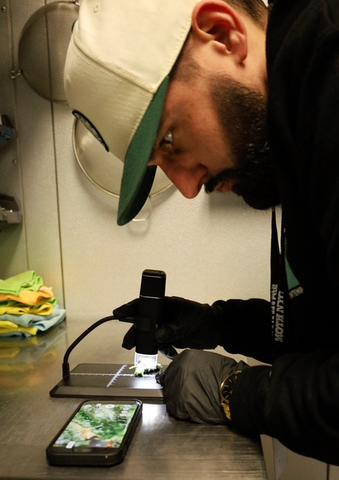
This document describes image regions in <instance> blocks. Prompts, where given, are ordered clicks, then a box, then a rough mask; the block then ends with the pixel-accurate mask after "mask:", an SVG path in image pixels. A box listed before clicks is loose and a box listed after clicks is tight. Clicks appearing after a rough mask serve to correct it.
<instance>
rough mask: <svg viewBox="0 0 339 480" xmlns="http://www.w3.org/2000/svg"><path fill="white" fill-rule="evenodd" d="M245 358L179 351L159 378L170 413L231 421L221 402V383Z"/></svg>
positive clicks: (205, 420)
mask: <svg viewBox="0 0 339 480" xmlns="http://www.w3.org/2000/svg"><path fill="white" fill-rule="evenodd" d="M244 368H248V365H247V364H246V363H245V362H242V361H241V362H236V361H235V360H233V359H231V358H229V357H225V356H224V355H219V354H217V353H213V352H202V351H200V350H185V351H184V352H182V353H180V354H179V355H177V356H176V357H175V358H174V360H173V361H172V363H171V364H170V365H169V366H168V367H167V368H166V370H164V371H162V372H159V374H158V375H157V381H158V382H159V383H160V384H161V385H162V386H163V388H164V390H163V392H164V400H165V403H166V408H167V412H168V413H169V415H171V416H173V417H176V418H179V419H181V420H192V421H194V422H197V423H214V424H224V423H227V420H226V417H225V413H224V410H223V408H222V406H221V403H220V402H221V399H220V385H221V383H222V381H223V380H224V379H225V378H226V377H228V376H229V375H231V373H233V372H236V371H237V370H243V369H244Z"/></svg>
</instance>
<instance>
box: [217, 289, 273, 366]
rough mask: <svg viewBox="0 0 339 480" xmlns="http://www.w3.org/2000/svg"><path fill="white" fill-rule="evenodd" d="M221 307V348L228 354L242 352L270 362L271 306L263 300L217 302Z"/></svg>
mask: <svg viewBox="0 0 339 480" xmlns="http://www.w3.org/2000/svg"><path fill="white" fill-rule="evenodd" d="M214 305H218V306H219V307H221V308H222V310H223V317H224V319H225V321H224V330H223V344H222V347H223V348H224V349H225V350H226V351H227V352H229V353H234V354H238V353H240V354H242V355H245V356H247V357H252V358H255V359H256V360H259V361H261V362H264V363H271V362H272V356H271V307H270V303H269V302H267V301H266V300H261V299H259V298H251V299H249V300H228V301H226V302H223V301H218V302H215V303H214Z"/></svg>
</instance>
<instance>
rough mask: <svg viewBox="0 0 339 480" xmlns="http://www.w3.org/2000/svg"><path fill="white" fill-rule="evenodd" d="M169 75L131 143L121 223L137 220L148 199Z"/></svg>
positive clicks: (123, 184)
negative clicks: (152, 165) (150, 160)
mask: <svg viewBox="0 0 339 480" xmlns="http://www.w3.org/2000/svg"><path fill="white" fill-rule="evenodd" d="M168 82H169V77H168V76H167V77H165V79H164V80H163V82H162V83H161V85H160V87H159V88H158V90H157V92H156V94H155V95H154V97H153V99H152V101H151V103H150V105H149V107H148V109H147V111H146V113H145V115H144V117H143V119H142V120H141V122H140V124H139V127H138V129H137V131H136V132H135V134H134V137H133V139H132V141H131V143H130V145H129V147H128V150H127V153H126V157H125V162H124V171H123V175H122V180H121V186H120V199H119V207H118V219H117V224H118V225H125V224H126V223H128V222H130V221H131V220H133V218H134V217H135V216H136V215H137V214H138V213H139V212H140V210H141V209H142V207H143V205H144V203H145V202H146V200H147V198H148V196H149V193H150V191H151V188H152V184H153V180H154V176H155V172H156V167H148V166H147V164H148V162H149V159H150V156H151V153H152V150H153V146H154V142H155V138H156V134H157V131H158V126H159V122H160V118H161V113H162V109H163V106H164V102H165V98H166V93H167V87H168Z"/></svg>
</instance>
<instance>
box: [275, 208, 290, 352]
mask: <svg viewBox="0 0 339 480" xmlns="http://www.w3.org/2000/svg"><path fill="white" fill-rule="evenodd" d="M280 250H281V251H280ZM286 292H287V288H286V269H285V238H284V227H283V221H282V222H281V249H280V248H279V241H278V232H277V223H276V214H275V209H274V208H273V210H272V236H271V315H272V340H273V354H274V355H275V356H279V355H280V354H281V353H282V352H283V350H284V348H283V346H284V341H285V330H286V328H285V327H286V325H285V323H286V322H285V320H286V316H285V313H286V298H285V295H286Z"/></svg>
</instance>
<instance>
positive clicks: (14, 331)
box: [0, 321, 38, 337]
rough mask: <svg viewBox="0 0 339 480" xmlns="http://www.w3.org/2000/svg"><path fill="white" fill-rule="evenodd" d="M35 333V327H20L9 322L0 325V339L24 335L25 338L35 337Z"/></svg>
mask: <svg viewBox="0 0 339 480" xmlns="http://www.w3.org/2000/svg"><path fill="white" fill-rule="evenodd" d="M37 331H38V329H37V328H35V327H20V325H17V324H16V323H13V322H10V321H2V322H1V323H0V336H1V337H13V336H17V335H21V336H22V335H24V336H25V337H27V336H30V335H36V333H37Z"/></svg>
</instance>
